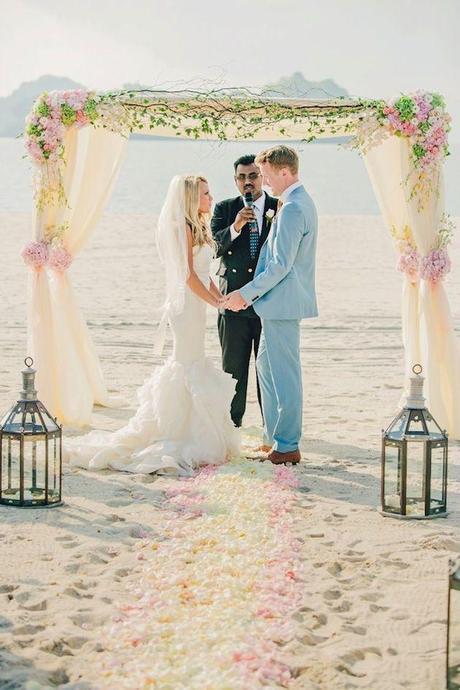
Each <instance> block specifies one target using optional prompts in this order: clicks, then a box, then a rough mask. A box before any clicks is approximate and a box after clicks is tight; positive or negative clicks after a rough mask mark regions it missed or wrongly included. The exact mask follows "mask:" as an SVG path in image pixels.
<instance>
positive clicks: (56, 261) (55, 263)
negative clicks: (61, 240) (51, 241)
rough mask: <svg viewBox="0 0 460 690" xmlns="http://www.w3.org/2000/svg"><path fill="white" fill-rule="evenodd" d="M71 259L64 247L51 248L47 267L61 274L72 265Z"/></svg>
mask: <svg viewBox="0 0 460 690" xmlns="http://www.w3.org/2000/svg"><path fill="white" fill-rule="evenodd" d="M72 260H73V257H72V254H70V252H68V251H67V249H66V248H65V247H62V246H59V247H53V248H52V249H51V251H50V253H49V259H48V266H49V267H50V268H52V269H53V270H54V271H59V272H60V273H63V272H64V271H66V270H67V269H68V268H69V266H70V264H71V263H72Z"/></svg>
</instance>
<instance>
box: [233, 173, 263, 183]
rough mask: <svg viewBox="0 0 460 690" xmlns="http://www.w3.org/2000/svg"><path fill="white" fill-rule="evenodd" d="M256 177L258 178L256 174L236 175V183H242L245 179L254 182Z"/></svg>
mask: <svg viewBox="0 0 460 690" xmlns="http://www.w3.org/2000/svg"><path fill="white" fill-rule="evenodd" d="M258 177H260V173H256V172H252V173H248V174H247V175H246V174H245V173H240V174H239V175H236V179H237V180H238V182H244V181H245V179H246V178H248V180H249V181H250V182H254V180H257V178H258Z"/></svg>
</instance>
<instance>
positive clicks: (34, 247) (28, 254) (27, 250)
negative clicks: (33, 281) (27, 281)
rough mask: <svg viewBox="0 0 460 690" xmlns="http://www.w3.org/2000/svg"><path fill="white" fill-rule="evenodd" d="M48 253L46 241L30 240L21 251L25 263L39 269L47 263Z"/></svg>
mask: <svg viewBox="0 0 460 690" xmlns="http://www.w3.org/2000/svg"><path fill="white" fill-rule="evenodd" d="M48 255H49V252H48V245H47V243H46V242H29V244H26V246H25V247H24V249H23V250H22V252H21V256H22V258H23V259H24V263H25V264H26V265H27V266H30V267H31V268H34V269H35V270H37V271H38V270H39V269H40V268H42V266H44V265H45V264H46V263H47V261H48Z"/></svg>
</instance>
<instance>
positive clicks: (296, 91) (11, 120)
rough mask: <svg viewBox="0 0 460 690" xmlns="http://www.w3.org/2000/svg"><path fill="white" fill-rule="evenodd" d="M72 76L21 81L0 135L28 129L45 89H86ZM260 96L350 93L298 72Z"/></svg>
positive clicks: (2, 103)
mask: <svg viewBox="0 0 460 690" xmlns="http://www.w3.org/2000/svg"><path fill="white" fill-rule="evenodd" d="M85 88H86V87H85V86H84V85H83V84H79V83H78V82H76V81H73V79H69V78H68V77H57V76H54V75H50V74H48V75H44V76H42V77H40V78H39V79H35V80H34V81H28V82H24V83H23V84H21V85H20V86H19V87H18V88H17V89H15V91H13V92H12V93H11V94H10V95H9V96H5V97H3V98H0V137H16V136H18V135H20V134H21V133H22V131H23V129H24V119H25V117H26V116H27V114H28V113H29V112H30V109H31V107H32V104H33V102H34V101H35V99H36V98H38V96H39V95H40V94H41V93H43V92H44V91H71V90H74V89H85ZM148 88H152V89H153V88H155V87H153V86H147V85H145V84H143V85H141V84H138V83H129V84H123V85H122V86H121V87H120V90H121V89H126V90H135V89H148ZM260 95H262V96H268V97H284V98H311V99H327V98H346V97H349V93H348V92H347V91H346V90H345V89H344V88H342V87H341V86H339V85H338V84H336V83H335V81H334V80H333V79H324V80H323V81H308V80H307V79H305V77H304V76H303V74H302V73H301V72H294V74H292V75H291V76H290V77H282V78H281V79H279V80H278V81H277V82H275V83H273V84H267V85H265V86H263V87H261V88H260Z"/></svg>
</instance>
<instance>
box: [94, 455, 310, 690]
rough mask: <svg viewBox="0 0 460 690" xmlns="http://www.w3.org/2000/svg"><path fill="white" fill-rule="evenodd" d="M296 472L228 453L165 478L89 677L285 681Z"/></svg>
mask: <svg viewBox="0 0 460 690" xmlns="http://www.w3.org/2000/svg"><path fill="white" fill-rule="evenodd" d="M296 486H297V479H296V476H295V472H294V471H293V470H291V469H288V468H286V467H284V466H282V467H279V468H274V467H273V466H271V465H269V464H268V463H259V462H250V461H248V460H238V461H234V462H232V463H230V464H228V465H226V466H222V467H219V468H216V467H208V468H205V469H203V470H202V471H200V472H199V473H198V474H197V475H196V476H195V477H194V478H192V479H188V480H183V481H176V482H174V483H171V484H170V488H169V489H168V490H167V492H166V497H167V498H166V502H165V506H164V510H165V511H166V515H164V519H163V520H162V521H161V526H160V528H159V532H158V535H159V536H158V538H157V539H156V540H155V541H153V542H152V541H150V540H149V539H144V540H143V541H142V542H141V543H140V545H139V549H138V553H137V558H138V559H139V560H141V561H143V562H144V563H143V569H142V573H141V574H140V576H139V578H138V580H137V581H136V582H134V583H131V586H130V590H131V591H130V592H129V595H127V599H126V601H125V602H123V603H121V604H120V605H119V612H118V613H117V615H116V616H115V618H114V620H113V624H112V626H111V627H110V629H109V630H108V631H107V632H106V633H105V637H106V639H105V640H104V648H105V650H106V651H105V652H103V653H102V654H100V655H98V669H97V677H98V683H97V685H98V687H100V688H107V689H108V688H110V689H113V688H115V687H116V688H117V690H121V689H122V688H123V689H126V690H128V689H129V690H144V689H145V690H147V689H149V690H150V689H151V688H163V689H166V688H171V689H172V688H174V690H179V689H181V688H187V690H192V689H193V688H197V689H198V688H199V690H206V688H208V689H211V688H212V689H213V690H218V688H222V689H223V688H226V689H227V690H228V689H230V688H231V689H232V690H237V689H238V688H245V689H249V688H251V689H252V690H255V689H256V688H259V687H267V686H269V687H271V688H277V687H288V686H289V684H290V680H291V678H292V677H293V673H292V671H291V669H290V668H289V666H288V665H287V663H286V662H285V661H284V660H283V644H285V643H286V642H288V641H289V640H290V639H292V638H293V637H295V631H296V626H297V625H298V624H297V623H296V622H295V621H294V620H293V619H292V615H293V614H294V613H295V611H296V609H297V608H298V607H299V606H300V605H301V589H302V584H301V576H300V557H299V548H300V540H299V539H298V538H296V536H295V534H294V525H293V521H294V504H295V500H296V491H295V488H296Z"/></svg>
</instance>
